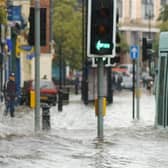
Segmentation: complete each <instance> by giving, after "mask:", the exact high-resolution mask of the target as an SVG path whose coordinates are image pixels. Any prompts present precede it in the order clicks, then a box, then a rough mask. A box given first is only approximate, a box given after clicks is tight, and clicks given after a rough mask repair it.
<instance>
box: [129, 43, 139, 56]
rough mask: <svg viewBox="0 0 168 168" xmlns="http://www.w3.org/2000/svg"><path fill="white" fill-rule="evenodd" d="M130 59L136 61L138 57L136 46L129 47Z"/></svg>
mask: <svg viewBox="0 0 168 168" xmlns="http://www.w3.org/2000/svg"><path fill="white" fill-rule="evenodd" d="M130 57H131V59H137V58H138V57H139V47H138V46H136V45H132V46H131V47H130Z"/></svg>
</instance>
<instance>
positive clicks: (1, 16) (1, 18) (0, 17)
mask: <svg viewBox="0 0 168 168" xmlns="http://www.w3.org/2000/svg"><path fill="white" fill-rule="evenodd" d="M6 22H7V13H6V9H5V8H4V7H0V23H1V24H6Z"/></svg>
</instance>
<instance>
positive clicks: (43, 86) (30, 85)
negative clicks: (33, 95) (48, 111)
mask: <svg viewBox="0 0 168 168" xmlns="http://www.w3.org/2000/svg"><path fill="white" fill-rule="evenodd" d="M34 90H35V83H34V81H31V80H30V81H25V82H24V87H23V89H22V101H21V102H22V104H23V103H26V104H27V105H30V91H34ZM57 94H58V89H57V88H56V86H55V84H54V83H53V82H52V81H48V80H40V102H43V103H47V104H49V105H54V106H55V105H56V102H57Z"/></svg>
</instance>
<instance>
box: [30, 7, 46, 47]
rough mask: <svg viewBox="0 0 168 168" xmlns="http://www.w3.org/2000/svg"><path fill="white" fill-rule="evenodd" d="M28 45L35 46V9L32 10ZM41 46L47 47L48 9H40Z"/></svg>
mask: <svg viewBox="0 0 168 168" xmlns="http://www.w3.org/2000/svg"><path fill="white" fill-rule="evenodd" d="M29 23H30V29H29V35H28V43H29V44H30V45H35V9H34V7H31V8H30V15H29ZM40 45H41V46H45V45H46V8H40Z"/></svg>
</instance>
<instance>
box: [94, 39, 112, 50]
mask: <svg viewBox="0 0 168 168" xmlns="http://www.w3.org/2000/svg"><path fill="white" fill-rule="evenodd" d="M101 48H105V49H109V48H110V44H109V43H101V41H100V40H99V41H98V42H97V43H96V49H97V50H98V51H100V49H101Z"/></svg>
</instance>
